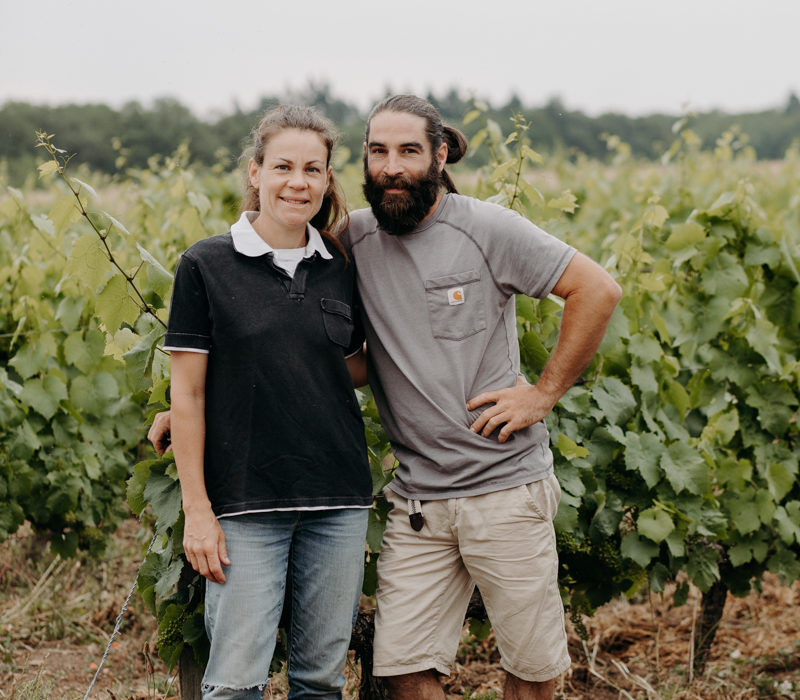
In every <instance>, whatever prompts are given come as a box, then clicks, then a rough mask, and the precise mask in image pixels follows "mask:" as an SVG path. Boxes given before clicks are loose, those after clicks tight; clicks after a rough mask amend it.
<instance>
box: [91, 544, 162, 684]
mask: <svg viewBox="0 0 800 700" xmlns="http://www.w3.org/2000/svg"><path fill="white" fill-rule="evenodd" d="M157 536H158V533H156V534H155V535H153V539H152V540H150V546H149V547H148V548H147V552H145V555H144V556H145V558H146V557H147V555H148V554H150V550H151V549H153V545H154V544H155V541H156V537H157ZM137 583H138V574H137V577H136V578H135V579H133V585H132V586H131V590H130V592H129V593H128V597H127V598H125V602H124V603H123V604H122V610H120V611H119V615H117V621H116V623H115V624H114V631H113V632H112V633H111V636H110V637H109V638H108V644H106V650H105V651H104V652H103V658H102V659H100V663H99V664H98V665H97V670H96V671H95V672H94V678H92V682H91V683H90V684H89V688H88V689H87V690H86V695H84V696H83V700H88V699H89V693H91V692H92V688H94V684H95V683H96V682H97V677H98V676H99V675H100V671H101V669H102V668H103V664H104V663H105V662H106V659H107V658H108V654H109V652H110V651H111V645H112V644H113V643H114V640H115V639H116V638H117V635H118V634H119V628H120V627H121V626H122V617H123V615H125V611H126V610H127V609H128V603H130V601H131V598H132V597H133V594H134V592H135V591H136V585H137Z"/></svg>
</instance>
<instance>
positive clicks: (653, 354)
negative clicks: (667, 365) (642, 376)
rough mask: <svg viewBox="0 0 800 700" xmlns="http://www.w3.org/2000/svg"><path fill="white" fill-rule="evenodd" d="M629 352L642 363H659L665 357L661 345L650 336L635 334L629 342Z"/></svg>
mask: <svg viewBox="0 0 800 700" xmlns="http://www.w3.org/2000/svg"><path fill="white" fill-rule="evenodd" d="M628 352H630V354H631V355H633V356H634V357H638V358H639V359H640V360H641V361H642V362H658V361H659V360H660V359H661V357H662V356H663V355H664V351H663V350H662V349H661V343H659V342H658V341H657V340H656V339H655V338H653V337H652V336H650V335H644V334H643V333H635V334H634V335H632V336H631V339H630V340H629V341H628Z"/></svg>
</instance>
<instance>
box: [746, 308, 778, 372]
mask: <svg viewBox="0 0 800 700" xmlns="http://www.w3.org/2000/svg"><path fill="white" fill-rule="evenodd" d="M778 336H779V330H778V328H777V327H776V326H774V325H773V324H772V323H770V322H769V321H768V320H767V319H765V318H763V317H761V316H759V317H758V318H756V320H755V322H754V323H753V325H752V326H750V328H748V329H747V332H746V333H745V337H746V338H747V342H748V343H750V346H751V347H752V348H753V349H754V350H755V351H756V352H757V353H758V354H759V355H761V357H763V358H764V360H765V361H766V363H767V366H768V367H769V368H770V369H771V370H772V371H773V372H774V373H775V374H780V372H781V369H782V364H781V358H780V355H779V354H778V347H780V342H779V340H778Z"/></svg>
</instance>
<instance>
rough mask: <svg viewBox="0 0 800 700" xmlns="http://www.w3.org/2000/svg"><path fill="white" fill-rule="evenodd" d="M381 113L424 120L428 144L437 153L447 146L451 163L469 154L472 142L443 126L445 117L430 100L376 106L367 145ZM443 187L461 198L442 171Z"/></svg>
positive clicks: (397, 99)
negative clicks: (440, 147)
mask: <svg viewBox="0 0 800 700" xmlns="http://www.w3.org/2000/svg"><path fill="white" fill-rule="evenodd" d="M380 112H405V113H407V114H413V115H415V116H417V117H422V118H423V119H424V120H425V134H426V135H427V136H428V143H429V145H430V147H431V151H433V152H434V153H435V152H436V150H437V149H438V148H439V146H441V145H442V144H443V143H446V144H447V162H448V163H458V161H460V160H461V159H462V158H463V157H464V156H465V155H466V153H467V148H468V142H467V137H466V136H464V134H462V133H461V132H460V131H459V130H458V129H455V128H453V127H452V126H445V125H444V124H443V123H442V116H441V115H440V114H439V111H438V110H437V109H436V107H434V106H433V105H432V104H431V103H430V102H428V100H425V99H423V98H422V97H417V96H416V95H392V96H391V97H387V98H386V99H384V100H383V101H381V102H379V103H378V104H376V105H375V106H374V107H373V108H372V111H371V112H370V113H369V118H368V119H367V132H366V141H367V143H369V125H370V122H371V121H372V118H373V117H374V116H375V115H376V114H379V113H380ZM441 181H442V186H443V187H444V188H445V189H446V190H447V191H448V192H454V193H456V194H458V190H457V189H456V185H455V183H454V182H453V179H452V178H451V177H450V174H449V173H448V172H447V171H446V170H444V169H443V170H442V176H441Z"/></svg>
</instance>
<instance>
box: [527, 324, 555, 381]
mask: <svg viewBox="0 0 800 700" xmlns="http://www.w3.org/2000/svg"><path fill="white" fill-rule="evenodd" d="M519 348H520V353H521V355H522V360H523V361H524V362H525V364H526V365H528V367H529V368H530V369H531V370H532V371H533V372H536V373H537V374H538V373H540V372H541V371H542V369H543V368H544V366H545V364H547V360H548V359H550V353H548V352H547V349H546V348H545V347H544V345H542V341H541V340H540V339H539V334H538V333H535V332H533V331H528V332H527V333H524V334H523V335H522V337H521V338H520V339H519Z"/></svg>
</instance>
